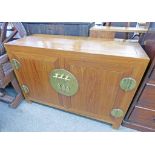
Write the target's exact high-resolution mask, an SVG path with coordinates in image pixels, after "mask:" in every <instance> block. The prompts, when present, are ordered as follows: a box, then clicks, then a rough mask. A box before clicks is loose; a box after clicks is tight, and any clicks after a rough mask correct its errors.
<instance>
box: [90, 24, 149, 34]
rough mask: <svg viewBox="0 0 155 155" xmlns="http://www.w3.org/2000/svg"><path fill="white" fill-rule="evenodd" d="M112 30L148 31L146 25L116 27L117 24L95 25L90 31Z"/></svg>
mask: <svg viewBox="0 0 155 155" xmlns="http://www.w3.org/2000/svg"><path fill="white" fill-rule="evenodd" d="M95 30H98V31H108V32H109V31H110V32H137V33H146V32H147V31H148V29H147V28H145V27H116V26H96V25H95V26H94V27H92V28H91V29H90V31H95Z"/></svg>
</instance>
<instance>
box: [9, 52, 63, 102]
mask: <svg viewBox="0 0 155 155" xmlns="http://www.w3.org/2000/svg"><path fill="white" fill-rule="evenodd" d="M11 57H12V58H14V59H16V60H18V62H20V67H19V69H18V70H15V72H16V75H17V77H18V80H19V81H20V85H21V86H22V85H26V86H27V87H28V89H29V93H27V94H24V95H25V97H26V98H27V99H30V100H33V99H37V100H39V101H40V102H43V103H44V102H45V103H49V104H51V105H52V104H56V105H61V102H60V101H59V95H58V94H57V93H56V92H55V91H54V90H53V88H52V87H51V85H50V80H49V76H50V73H51V71H52V70H53V69H55V68H59V59H58V57H54V56H53V57H48V56H44V55H42V56H40V55H35V54H32V55H26V54H21V53H17V54H13V55H12V54H11Z"/></svg>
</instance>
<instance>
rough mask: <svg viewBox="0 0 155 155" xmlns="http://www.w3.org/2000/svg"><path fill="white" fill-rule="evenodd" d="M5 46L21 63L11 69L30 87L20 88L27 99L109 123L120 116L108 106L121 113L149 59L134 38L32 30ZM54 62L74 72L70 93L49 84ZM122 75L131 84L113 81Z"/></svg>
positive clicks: (116, 125)
mask: <svg viewBox="0 0 155 155" xmlns="http://www.w3.org/2000/svg"><path fill="white" fill-rule="evenodd" d="M5 47H6V49H7V53H8V55H9V58H10V59H13V58H15V59H17V60H18V61H19V62H20V63H21V67H20V68H19V69H18V70H15V73H16V76H17V78H18V81H19V83H20V85H22V84H25V85H27V86H28V88H29V90H30V92H29V93H28V94H24V95H25V98H26V99H27V100H32V101H35V102H38V103H42V104H46V105H49V106H53V107H56V108H59V109H62V110H65V111H69V112H73V113H77V114H80V115H83V116H87V117H90V118H94V119H97V120H100V121H105V122H108V123H110V124H112V125H113V127H114V128H118V127H119V126H120V124H121V122H122V119H123V117H121V118H114V117H112V116H111V110H112V109H113V108H120V109H122V110H123V111H124V115H125V113H126V111H127V109H128V107H129V105H130V102H131V100H132V98H133V96H134V93H135V91H136V89H137V87H138V85H139V82H140V80H141V78H142V76H143V73H144V71H145V69H146V67H147V64H148V62H149V58H148V56H147V55H146V54H145V52H144V50H143V49H142V48H141V47H140V45H139V44H138V43H131V42H123V41H120V40H119V41H103V40H102V39H93V38H87V37H71V36H54V35H53V36H52V35H33V36H29V37H25V38H23V39H19V40H16V41H12V42H10V43H7V44H5ZM56 68H64V69H66V70H68V71H70V72H71V73H72V74H73V75H74V76H75V77H76V78H77V80H78V83H79V90H78V92H77V93H76V94H75V95H74V96H71V97H66V96H63V95H60V94H58V93H57V92H56V91H55V90H54V89H53V88H52V86H51V85H50V81H49V74H50V72H51V71H52V70H53V69H56ZM128 76H129V77H133V78H134V79H135V80H136V81H137V86H136V88H135V89H134V90H132V91H129V92H124V91H123V90H122V89H121V88H120V86H119V83H120V80H121V79H122V78H123V77H128Z"/></svg>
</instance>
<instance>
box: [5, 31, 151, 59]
mask: <svg viewBox="0 0 155 155" xmlns="http://www.w3.org/2000/svg"><path fill="white" fill-rule="evenodd" d="M10 45H12V46H23V47H34V48H47V49H53V50H58V51H70V52H81V53H89V54H101V55H113V56H121V57H131V58H141V59H149V58H148V56H147V55H146V53H145V51H144V50H143V49H142V47H141V46H140V45H139V43H137V42H131V41H122V40H103V39H97V38H90V37H76V36H60V35H43V34H35V35H32V36H27V37H25V38H22V39H18V40H14V41H11V42H9V43H6V44H5V46H6V47H7V46H10Z"/></svg>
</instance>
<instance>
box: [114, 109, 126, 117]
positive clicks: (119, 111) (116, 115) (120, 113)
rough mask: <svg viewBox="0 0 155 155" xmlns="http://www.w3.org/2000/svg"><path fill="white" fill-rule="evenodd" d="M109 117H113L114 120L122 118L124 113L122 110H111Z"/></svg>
mask: <svg viewBox="0 0 155 155" xmlns="http://www.w3.org/2000/svg"><path fill="white" fill-rule="evenodd" d="M111 115H112V116H113V117H115V118H119V117H122V116H123V115H124V112H123V110H121V109H113V110H112V111H111Z"/></svg>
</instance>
